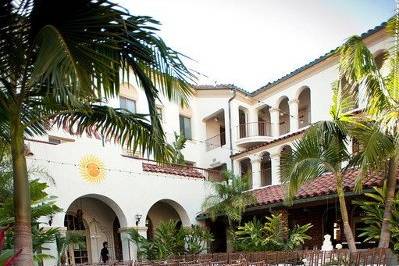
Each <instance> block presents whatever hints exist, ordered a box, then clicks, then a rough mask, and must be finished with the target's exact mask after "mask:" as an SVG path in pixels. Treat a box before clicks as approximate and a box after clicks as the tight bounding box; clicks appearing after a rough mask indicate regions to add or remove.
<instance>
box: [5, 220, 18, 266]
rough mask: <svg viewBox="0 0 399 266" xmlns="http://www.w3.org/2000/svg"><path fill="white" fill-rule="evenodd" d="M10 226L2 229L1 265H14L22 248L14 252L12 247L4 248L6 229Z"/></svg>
mask: <svg viewBox="0 0 399 266" xmlns="http://www.w3.org/2000/svg"><path fill="white" fill-rule="evenodd" d="M7 230H8V228H1V229H0V266H12V265H14V262H15V260H16V259H17V257H18V256H19V254H20V253H21V251H22V250H20V251H18V252H17V253H16V254H14V251H13V250H12V249H4V243H5V238H6V231H7Z"/></svg>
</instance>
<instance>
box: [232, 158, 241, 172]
mask: <svg viewBox="0 0 399 266" xmlns="http://www.w3.org/2000/svg"><path fill="white" fill-rule="evenodd" d="M232 170H233V173H234V174H235V175H241V167H240V161H239V160H234V161H233V169H232Z"/></svg>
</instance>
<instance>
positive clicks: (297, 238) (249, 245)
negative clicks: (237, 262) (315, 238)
mask: <svg viewBox="0 0 399 266" xmlns="http://www.w3.org/2000/svg"><path fill="white" fill-rule="evenodd" d="M266 220H267V221H266V222H265V223H264V224H262V223H261V222H260V221H259V220H257V219H255V218H254V219H253V220H252V221H250V222H247V223H245V224H244V225H243V226H239V227H238V229H237V231H236V232H235V234H234V237H235V238H234V248H235V250H237V251H279V250H294V249H296V248H298V247H299V246H300V245H302V244H303V243H304V242H305V240H308V239H311V237H310V236H308V235H307V234H306V233H307V231H308V230H309V229H310V228H311V227H312V225H311V224H305V225H302V226H299V225H296V226H295V227H294V228H293V229H291V230H288V229H287V228H284V225H283V224H282V223H281V215H272V216H270V217H266ZM287 230H288V235H286V232H287Z"/></svg>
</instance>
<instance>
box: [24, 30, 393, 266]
mask: <svg viewBox="0 0 399 266" xmlns="http://www.w3.org/2000/svg"><path fill="white" fill-rule="evenodd" d="M362 37H363V39H364V41H365V43H366V44H367V45H368V46H369V48H370V49H371V51H372V52H373V53H374V54H375V56H376V60H377V61H378V60H381V55H382V54H383V53H384V52H385V51H386V50H387V49H388V48H389V46H390V41H391V39H390V37H389V36H388V35H387V33H386V32H385V30H384V25H382V26H379V27H376V28H375V29H373V30H371V31H369V32H367V33H365V34H363V35H362ZM337 60H338V57H337V55H336V54H334V53H329V54H327V55H324V56H322V57H320V58H318V59H316V60H315V61H313V62H310V63H309V64H307V65H305V66H303V67H301V68H299V69H297V70H295V71H293V72H291V73H290V74H288V75H286V76H284V77H282V78H280V79H279V80H277V81H274V82H271V83H268V84H267V85H265V86H264V87H262V88H260V89H258V90H256V91H254V92H252V93H248V92H245V91H243V90H240V89H239V88H236V87H235V86H233V85H216V86H198V87H196V88H195V90H194V95H193V96H192V97H191V99H190V104H189V108H181V107H179V106H178V105H177V104H175V103H171V102H169V101H166V100H161V101H160V102H159V103H158V109H159V112H160V113H161V117H162V124H163V127H164V131H165V133H166V136H167V139H168V141H169V142H172V141H173V139H174V132H182V133H183V134H185V135H186V136H187V138H188V139H189V140H188V141H187V145H186V148H185V149H184V151H183V153H184V156H185V160H186V161H187V162H188V163H189V164H190V165H192V166H193V167H191V168H190V167H189V168H187V167H185V168H182V167H179V166H160V165H156V163H155V162H153V161H148V160H147V158H138V157H137V154H136V155H134V154H131V153H129V152H128V151H126V150H125V149H123V148H122V147H120V146H119V145H117V144H114V143H108V142H104V141H102V140H101V138H95V137H91V138H89V137H85V136H82V137H76V136H71V135H68V134H66V133H64V132H63V131H62V130H52V131H50V132H49V134H48V136H44V137H41V138H37V139H27V141H26V144H27V145H28V147H29V149H30V151H31V152H32V155H30V156H29V157H28V162H29V165H30V166H39V167H41V168H43V169H45V170H46V171H47V172H48V173H49V175H50V176H51V177H52V178H53V179H54V184H50V188H49V193H50V194H51V195H55V196H57V202H58V205H59V206H60V207H61V208H62V209H63V212H60V213H59V214H57V215H56V216H55V217H44V218H43V220H44V222H46V223H48V222H49V221H50V220H51V222H50V224H51V226H55V227H61V228H64V229H65V230H79V231H82V232H84V234H85V236H86V242H87V248H86V249H85V250H75V251H73V250H71V251H70V256H71V260H73V261H75V262H76V263H78V262H86V261H87V262H98V261H99V254H100V253H99V252H100V249H101V247H102V243H103V242H104V241H107V242H108V243H109V246H110V253H111V254H110V255H111V258H113V259H123V260H129V259H133V258H134V257H135V250H134V247H133V245H131V244H130V243H129V242H128V241H127V239H126V237H127V236H126V230H127V229H128V228H132V227H136V228H138V229H139V231H140V232H141V233H142V234H143V235H146V234H147V232H148V231H147V230H152V229H153V228H155V227H156V225H157V224H158V223H159V221H160V220H163V219H171V218H172V219H179V220H180V221H181V222H182V224H183V225H190V224H195V223H197V220H196V216H197V215H198V214H199V213H200V211H201V204H202V202H203V200H204V198H205V197H206V195H207V194H208V193H209V191H210V186H209V182H210V181H209V179H215V178H217V176H218V172H219V171H220V170H222V169H224V168H227V169H230V170H233V171H234V172H235V173H236V174H242V173H245V172H250V173H251V176H252V179H251V182H252V189H254V190H259V189H262V188H264V187H267V186H271V185H272V186H273V185H277V184H279V182H280V180H279V160H280V155H281V153H282V152H285V151H288V150H289V149H290V144H291V143H292V142H293V141H295V140H296V139H298V138H300V136H301V134H302V133H303V131H304V129H306V127H307V126H308V125H310V124H311V123H314V122H316V121H319V120H325V119H328V118H329V113H328V110H329V106H330V104H331V101H332V99H331V98H332V91H331V84H332V83H333V82H334V81H335V80H336V79H337V76H338V69H337V67H338V65H337V64H338V61H337ZM109 104H110V105H112V106H116V107H117V106H121V107H123V108H128V109H130V110H131V111H134V112H137V113H147V112H148V109H147V105H146V99H145V95H144V92H143V91H142V90H141V89H140V88H138V87H137V86H135V85H134V84H123V85H122V87H121V95H120V98H119V99H114V100H113V101H110V102H109ZM49 247H50V248H52V249H53V250H54V248H55V247H54V245H50V246H49ZM50 253H52V254H55V253H54V252H52V251H50ZM48 263H49V264H48V265H54V264H53V262H48Z"/></svg>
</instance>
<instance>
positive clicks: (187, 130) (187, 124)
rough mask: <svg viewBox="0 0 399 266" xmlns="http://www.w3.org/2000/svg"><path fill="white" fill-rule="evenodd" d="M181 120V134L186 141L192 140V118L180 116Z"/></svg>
mask: <svg viewBox="0 0 399 266" xmlns="http://www.w3.org/2000/svg"><path fill="white" fill-rule="evenodd" d="M179 118H180V134H183V136H184V137H185V138H186V139H191V118H189V117H185V116H182V115H181V116H179Z"/></svg>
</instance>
